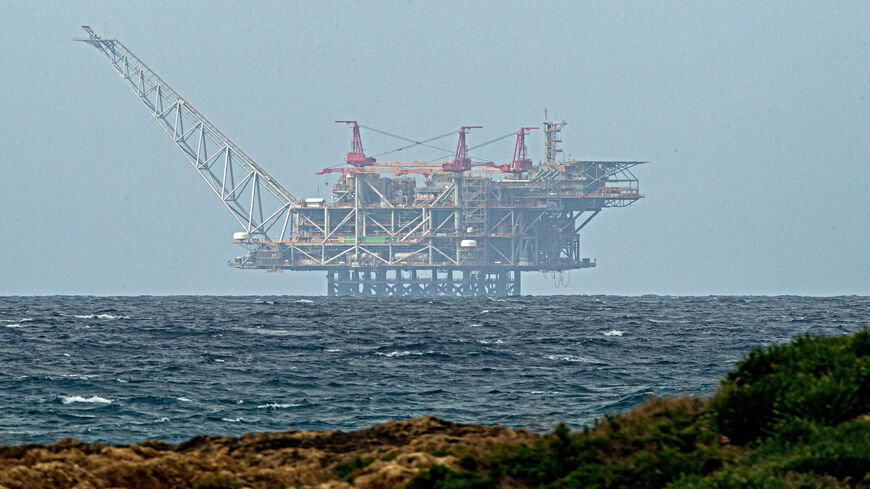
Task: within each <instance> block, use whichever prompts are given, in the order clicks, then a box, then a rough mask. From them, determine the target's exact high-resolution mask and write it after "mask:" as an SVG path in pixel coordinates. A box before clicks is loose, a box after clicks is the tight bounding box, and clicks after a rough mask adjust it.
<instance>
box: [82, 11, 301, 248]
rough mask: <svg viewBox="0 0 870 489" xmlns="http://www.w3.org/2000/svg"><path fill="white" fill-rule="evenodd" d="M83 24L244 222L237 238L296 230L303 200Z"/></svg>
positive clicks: (88, 41) (118, 45)
mask: <svg viewBox="0 0 870 489" xmlns="http://www.w3.org/2000/svg"><path fill="white" fill-rule="evenodd" d="M82 29H84V31H85V32H87V34H88V37H87V38H84V39H76V41H81V42H84V43H86V44H89V45H91V46H93V47H94V48H96V49H97V50H99V51H100V52H101V53H102V54H103V55H104V56H105V58H106V60H108V61H109V64H110V65H111V66H112V68H114V69H115V71H117V72H118V74H119V75H121V78H122V79H123V80H124V82H125V83H126V84H127V86H128V87H129V88H130V90H132V91H133V94H135V95H136V97H137V98H138V99H139V100H140V101H141V102H142V103H143V104H144V105H145V107H146V108H147V109H148V112H150V114H151V116H152V117H153V118H154V120H155V121H156V122H157V124H158V125H159V126H160V127H161V128H162V129H163V130H164V131H165V132H166V134H167V135H168V136H169V137H170V138H171V139H172V142H173V143H175V145H176V146H177V147H178V149H180V150H181V152H182V154H183V155H184V156H185V158H187V160H188V162H189V163H190V164H191V165H192V166H193V167H194V169H195V170H196V171H197V172H198V173H199V174H200V176H202V178H203V179H204V180H205V182H206V183H207V184H208V186H209V187H211V189H212V190H213V191H214V193H215V194H216V195H217V196H218V197H219V198H220V200H221V202H222V203H223V205H224V207H226V209H227V210H228V211H229V212H230V214H231V215H232V216H233V218H235V220H236V221H237V223H238V224H239V225H240V226H241V229H243V231H242V232H240V233H236V234H235V237H236V238H241V239H243V240H258V241H270V240H272V239H278V240H280V239H283V238H284V237H285V236H287V235H288V234H289V233H290V232H291V231H292V229H291V228H292V226H293V222H292V220H291V219H290V216H291V209H293V208H295V207H298V206H299V205H300V200H299V199H297V198H296V197H295V196H294V195H293V194H292V193H290V191H289V190H287V189H286V188H285V187H284V186H283V185H281V184H280V183H279V182H278V181H277V180H276V179H275V178H274V177H273V176H272V175H270V174H269V172H267V171H266V170H265V169H264V168H263V167H262V166H260V165H259V164H258V163H257V162H256V161H254V159H253V158H251V157H250V156H249V155H248V154H247V153H245V151H244V150H242V148H240V147H239V145H237V144H236V143H235V142H233V140H232V139H230V138H229V137H228V136H227V135H226V134H224V132H223V131H221V130H220V129H219V128H218V127H217V126H215V125H214V124H213V123H212V122H211V121H209V120H208V119H207V118H206V117H205V116H204V115H203V114H202V113H200V112H199V110H198V109H197V107H196V106H195V105H193V104H191V103H190V102H188V101H187V99H185V98H184V97H182V96H181V95H180V94H179V93H178V92H177V91H176V90H175V89H174V88H172V86H170V85H169V84H168V83H166V82H165V81H164V80H163V79H162V78H160V77H159V76H158V75H157V73H155V72H154V71H152V70H151V69H150V68H148V66H147V65H145V63H143V62H142V60H140V59H139V58H138V57H137V56H136V55H135V54H133V53H132V52H131V51H130V50H129V49H127V48H126V47H125V46H124V44H122V43H121V41H118V40H117V39H105V38H103V37H101V36H100V35H98V34H97V33H96V32H94V30H93V29H91V28H90V27H89V26H82Z"/></svg>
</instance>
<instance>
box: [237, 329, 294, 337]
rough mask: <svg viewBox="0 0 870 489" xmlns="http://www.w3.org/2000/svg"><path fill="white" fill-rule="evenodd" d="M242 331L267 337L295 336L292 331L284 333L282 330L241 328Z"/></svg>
mask: <svg viewBox="0 0 870 489" xmlns="http://www.w3.org/2000/svg"><path fill="white" fill-rule="evenodd" d="M242 331H247V332H248V333H254V334H262V335H268V336H293V335H294V334H296V333H294V332H293V331H286V330H283V329H264V328H242Z"/></svg>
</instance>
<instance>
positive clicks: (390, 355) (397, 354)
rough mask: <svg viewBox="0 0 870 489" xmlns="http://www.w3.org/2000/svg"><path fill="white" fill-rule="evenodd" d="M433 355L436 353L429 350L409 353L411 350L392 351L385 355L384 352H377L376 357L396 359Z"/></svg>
mask: <svg viewBox="0 0 870 489" xmlns="http://www.w3.org/2000/svg"><path fill="white" fill-rule="evenodd" d="M433 353H435V352H434V351H432V350H429V351H409V350H404V351H398V350H396V351H391V352H389V353H384V352H380V351H379V352H375V355H380V356H382V357H388V358H395V357H408V356H411V355H418V356H419V355H431V354H433Z"/></svg>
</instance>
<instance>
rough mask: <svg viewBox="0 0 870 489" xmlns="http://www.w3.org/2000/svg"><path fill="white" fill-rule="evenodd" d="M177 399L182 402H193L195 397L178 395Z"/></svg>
mask: <svg viewBox="0 0 870 489" xmlns="http://www.w3.org/2000/svg"><path fill="white" fill-rule="evenodd" d="M175 400H176V401H180V402H193V399H188V398H186V397H176V398H175Z"/></svg>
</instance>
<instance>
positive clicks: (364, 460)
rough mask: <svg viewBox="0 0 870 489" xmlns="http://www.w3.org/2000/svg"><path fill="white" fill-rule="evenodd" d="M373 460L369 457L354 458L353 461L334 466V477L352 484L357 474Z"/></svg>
mask: <svg viewBox="0 0 870 489" xmlns="http://www.w3.org/2000/svg"><path fill="white" fill-rule="evenodd" d="M374 461H375V459H373V458H370V457H354V458H353V459H351V460H349V461H347V462H344V463H340V464H338V465H336V466H335V476H336V477H338V478H339V479H341V480H343V481H347V482H353V479H354V478H355V477H356V475H357V474H359V472H360V471H361V470H362V469H364V468H366V467H368V466H369V465H371V464H372V462H374Z"/></svg>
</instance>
